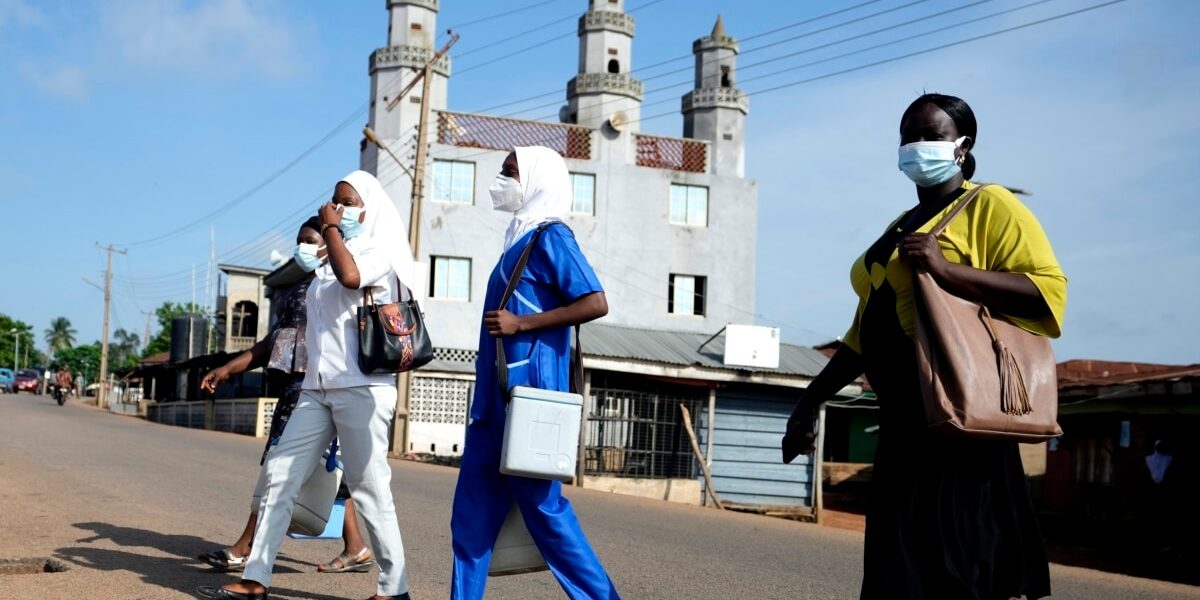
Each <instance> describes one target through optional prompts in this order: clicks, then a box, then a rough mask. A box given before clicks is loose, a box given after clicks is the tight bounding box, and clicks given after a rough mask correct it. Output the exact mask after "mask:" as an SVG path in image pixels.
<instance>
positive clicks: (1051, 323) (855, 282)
mask: <svg viewBox="0 0 1200 600" xmlns="http://www.w3.org/2000/svg"><path fill="white" fill-rule="evenodd" d="M963 187H964V192H963V194H962V195H960V196H959V198H958V199H957V200H955V201H954V202H951V203H950V205H949V206H947V207H946V208H944V209H943V210H942V211H941V212H939V213H938V214H937V215H935V216H934V217H932V218H931V219H929V221H927V222H926V223H925V224H923V225H922V226H921V227H919V228H917V231H918V232H920V233H926V232H928V231H929V230H931V229H933V228H934V226H936V225H937V224H938V223H939V222H941V220H942V218H943V217H945V216H946V213H948V212H950V210H951V209H953V208H954V206H955V205H956V204H958V203H959V202H961V201H962V199H963V198H964V197H965V196H966V193H967V191H969V190H970V189H972V188H974V187H975V184H973V183H970V182H967V183H966V184H965V185H964V186H963ZM903 216H904V215H901V216H900V217H897V218H896V220H895V221H892V223H891V225H889V226H888V229H891V228H892V227H895V226H896V224H897V223H899V222H900V219H901V218H903ZM938 243H939V244H940V245H941V248H942V254H944V255H945V256H946V260H949V261H950V262H952V263H956V264H960V265H969V266H972V267H975V268H976V269H984V270H987V271H999V272H1004V273H1021V274H1023V275H1025V276H1026V277H1029V279H1030V280H1032V281H1033V284H1034V285H1036V286H1037V288H1038V290H1039V291H1040V292H1041V294H1042V299H1043V300H1045V302H1046V306H1048V307H1049V308H1050V314H1049V315H1048V316H1046V317H1044V318H1042V319H1023V318H1020V317H1014V316H1012V315H1004V317H1005V318H1006V319H1008V320H1009V321H1011V322H1012V323H1014V324H1016V325H1017V326H1019V327H1021V328H1023V329H1025V330H1028V331H1031V332H1033V333H1036V334H1039V335H1045V336H1049V337H1052V338H1056V337H1058V336H1059V335H1061V333H1062V319H1063V313H1064V311H1065V310H1066V306H1067V277H1066V275H1064V274H1063V271H1062V267H1060V266H1059V264H1058V260H1057V259H1056V258H1055V257H1054V250H1053V249H1052V248H1051V247H1050V240H1049V239H1047V238H1046V232H1045V231H1043V230H1042V225H1041V223H1039V222H1038V220H1037V218H1036V217H1034V216H1033V213H1032V212H1031V211H1030V210H1029V209H1028V208H1026V206H1025V205H1024V204H1022V203H1021V201H1020V200H1018V199H1017V197H1016V196H1014V195H1013V193H1012V192H1010V191H1008V190H1006V189H1004V188H1003V187H1001V186H998V185H990V186H988V187H986V188H984V189H983V190H982V191H981V192H979V196H978V197H977V198H975V200H973V201H972V202H971V204H970V205H969V206H967V208H966V209H964V210H963V212H962V213H960V214H959V215H958V217H956V218H955V219H954V220H953V221H951V222H950V225H949V226H947V227H946V230H945V231H944V232H942V235H941V236H940V237H939V238H938ZM885 281H886V282H887V283H888V284H890V285H891V288H892V290H893V291H894V292H895V297H896V316H897V317H899V320H900V326H901V327H902V328H903V329H904V333H905V334H907V335H908V336H909V337H910V338H912V337H914V336H915V335H916V313H915V309H914V307H913V273H912V267H911V266H910V265H909V264H908V263H907V262H904V261H901V260H900V258H899V253H898V251H896V250H893V251H892V254H891V257H890V258H889V259H888V264H887V267H886V268H885V267H883V266H881V265H878V264H872V265H870V270H868V266H867V264H866V253H865V252H864V253H863V255H862V256H859V257H858V259H857V260H855V261H854V265H853V266H852V267H851V268H850V284H851V285H852V286H853V287H854V293H855V294H857V295H858V309H857V310H856V311H855V314H854V322H853V324H851V325H850V329H849V330H848V331H847V332H846V335H845V337H843V338H842V343H844V344H846V345H847V346H849V347H850V349H851V350H854V351H855V352H858V353H861V352H862V346H861V345H860V341H859V329H858V328H859V322H860V321H861V319H862V314H863V309H864V308H866V306H867V302H868V301H869V300H870V297H871V292H872V291H873V290H875V289H878V288H879V287H880V286H881V285H882V284H883V283H884V282H885Z"/></svg>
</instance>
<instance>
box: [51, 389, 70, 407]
mask: <svg viewBox="0 0 1200 600" xmlns="http://www.w3.org/2000/svg"><path fill="white" fill-rule="evenodd" d="M51 395H52V396H53V397H54V401H55V402H57V403H58V405H59V406H62V405H63V404H64V403H66V401H67V390H65V389H63V387H62V386H61V385H56V386H54V391H53V392H52V393H51Z"/></svg>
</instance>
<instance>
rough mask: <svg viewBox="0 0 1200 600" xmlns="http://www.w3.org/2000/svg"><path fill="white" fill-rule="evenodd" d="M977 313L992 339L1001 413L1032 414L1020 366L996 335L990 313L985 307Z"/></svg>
mask: <svg viewBox="0 0 1200 600" xmlns="http://www.w3.org/2000/svg"><path fill="white" fill-rule="evenodd" d="M979 313H980V314H979V316H980V318H981V320H982V321H983V326H984V327H986V328H987V332H988V335H990V336H991V338H992V349H993V350H995V351H996V361H997V367H998V368H999V371H1000V410H1001V412H1003V413H1004V414H1006V415H1012V416H1015V417H1020V416H1023V415H1027V414H1029V413H1031V412H1033V405H1032V404H1030V402H1029V390H1028V389H1026V387H1025V377H1023V376H1022V375H1021V366H1020V365H1019V364H1017V358H1016V357H1015V356H1013V354H1012V352H1009V351H1008V348H1007V347H1005V345H1004V342H1002V341H1000V338H999V337H998V336H997V335H996V330H995V329H994V328H993V327H992V313H991V312H990V311H989V310H988V309H987V307H986V306H983V307H980V311H979Z"/></svg>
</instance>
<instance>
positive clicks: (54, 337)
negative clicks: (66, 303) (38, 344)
mask: <svg viewBox="0 0 1200 600" xmlns="http://www.w3.org/2000/svg"><path fill="white" fill-rule="evenodd" d="M74 345H75V330H74V329H72V328H71V321H70V320H69V319H67V318H66V317H56V318H55V319H54V320H53V321H50V328H49V329H47V330H46V348H47V349H48V350H49V351H50V353H51V354H57V353H58V352H59V351H60V350H66V349H67V348H70V347H71V346H74Z"/></svg>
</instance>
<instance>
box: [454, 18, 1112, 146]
mask: <svg viewBox="0 0 1200 600" xmlns="http://www.w3.org/2000/svg"><path fill="white" fill-rule="evenodd" d="M985 1H988V0H981V2H985ZM1050 1H1053V0H1036V1H1035V2H1030V3H1028V4H1024V5H1021V6H1018V7H1014V8H1010V9H1005V10H1002V11H998V12H995V13H992V14H989V15H985V16H982V17H975V18H972V19H967V20H965V21H962V22H960V23H957V24H954V25H952V26H950V27H957V26H959V25H964V24H970V23H975V22H979V21H982V20H985V19H990V18H994V17H997V16H1001V15H1005V14H1009V13H1012V12H1016V11H1019V10H1024V9H1027V8H1030V7H1033V6H1037V5H1040V4H1044V3H1046V2H1050ZM1124 1H1125V0H1112V1H1109V2H1103V3H1100V4H1095V5H1092V6H1088V7H1084V8H1081V9H1077V10H1072V11H1068V12H1065V13H1060V14H1058V15H1054V16H1051V17H1047V18H1043V19H1038V20H1035V21H1030V22H1027V23H1023V24H1020V25H1017V26H1013V27H1007V28H1003V29H999V30H996V31H992V32H989V33H986V34H982V35H978V36H972V37H968V38H965V39H961V40H958V41H955V42H950V43H947V44H942V45H938V46H934V47H931V48H926V49H923V50H918V51H915V52H909V53H906V54H902V55H899V56H894V57H891V58H887V59H882V60H878V61H873V62H870V63H866V64H862V65H857V66H854V67H850V68H847V69H842V70H838V71H834V72H831V73H825V74H823V75H818V76H815V77H811V78H808V79H803V80H800V81H794V82H790V83H787V84H783V85H781V86H775V87H770V88H763V89H760V90H755V91H753V92H747V93H746V94H745V95H746V96H747V97H749V96H755V95H764V94H767V93H771V92H774V91H777V90H780V89H786V88H789V87H795V86H797V85H801V84H804V83H811V82H814V81H819V80H822V79H828V78H830V77H836V76H838V75H844V74H848V73H853V72H855V71H860V70H863V69H867V68H870V67H875V66H879V65H883V64H887V63H892V62H896V61H899V60H903V59H906V58H912V57H914V56H919V55H922V54H929V53H931V52H936V51H938V50H943V49H946V48H950V47H953V46H958V45H962V44H967V43H971V42H975V41H979V40H983V39H987V38H991V37H995V36H998V35H1002V34H1005V33H1010V32H1013V31H1017V30H1020V29H1026V28H1028V27H1033V26H1036V25H1041V24H1044V23H1048V22H1052V21H1057V20H1060V19H1063V18H1067V17H1071V16H1075V15H1078V14H1081V13H1086V12H1089V11H1092V10H1096V9H1099V8H1104V7H1106V6H1110V5H1113V4H1117V3H1120V2H1124ZM977 4H978V3H977ZM910 23H911V22H910ZM884 29H888V28H884ZM947 29H949V27H940V28H937V29H934V30H929V31H925V32H922V33H919V34H915V35H910V36H907V37H904V38H900V39H897V40H892V41H889V42H884V43H881V44H877V45H874V46H869V47H867V48H862V49H858V50H854V51H851V52H847V53H844V54H839V55H837V56H832V57H828V58H823V59H820V60H817V61H813V62H809V63H805V64H801V65H795V66H792V67H789V68H786V69H781V70H778V71H773V72H771V73H766V74H763V75H757V76H755V77H752V78H747V79H743V80H742V81H741V82H742V83H745V82H748V81H755V80H760V79H764V78H767V77H774V76H777V75H781V74H784V73H788V72H791V71H796V70H799V69H802V68H806V67H810V66H814V65H817V64H821V63H825V62H830V61H833V60H837V59H840V58H846V57H849V56H853V55H856V54H862V53H863V52H868V51H871V50H877V49H879V48H883V47H886V46H892V45H895V44H898V43H901V42H905V41H911V40H913V39H917V38H921V37H927V36H929V35H931V34H934V33H937V32H940V31H944V30H947ZM865 35H869V34H863V35H860V36H855V37H856V38H857V37H863V36H865ZM836 43H841V42H840V41H838V42H831V43H830V44H826V45H824V47H827V46H828V45H833V44H836ZM804 52H805V51H801V52H798V53H794V54H800V53H804ZM767 62H771V60H765V61H762V63H755V65H757V64H766V63H767ZM755 65H749V66H755ZM687 83H689V82H688V81H681V82H678V83H675V84H671V85H669V86H664V87H662V88H657V89H656V90H653V92H657V91H662V90H665V89H669V88H671V87H678V86H680V85H686V84H687ZM677 101H678V100H677V99H675V98H667V99H665V100H659V101H655V102H649V103H643V104H641V105H639V108H646V107H650V106H657V105H661V104H665V103H668V102H677ZM677 114H679V113H678V111H675V110H672V111H669V112H663V113H658V114H654V115H651V116H643V117H640V118H637V119H632V120H630V121H629V123H637V122H641V121H649V120H652V119H658V118H661V117H666V116H672V115H677ZM553 116H554V115H546V116H543V117H539V118H536V119H532V120H544V119H549V118H552V117H553ZM471 156H474V155H471Z"/></svg>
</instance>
